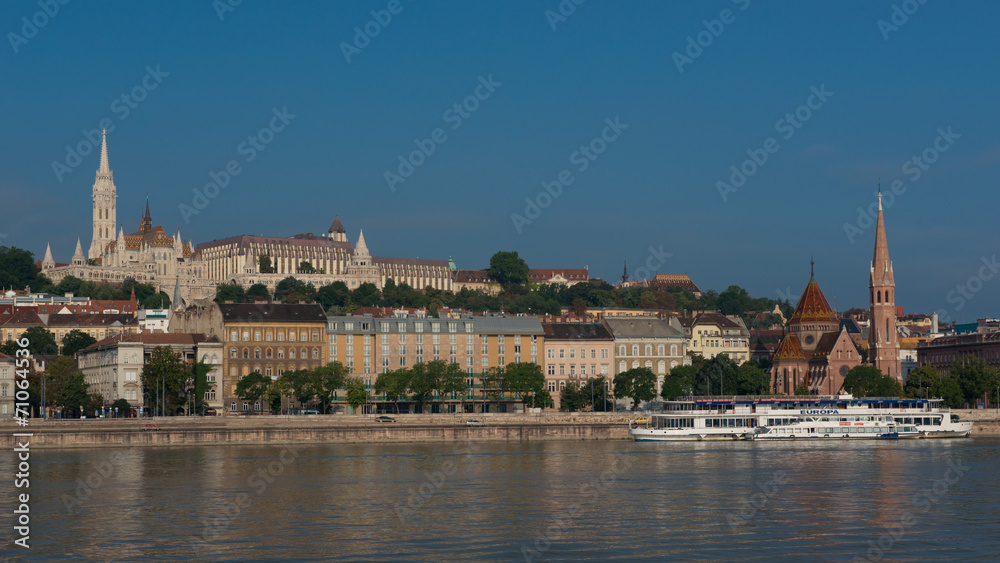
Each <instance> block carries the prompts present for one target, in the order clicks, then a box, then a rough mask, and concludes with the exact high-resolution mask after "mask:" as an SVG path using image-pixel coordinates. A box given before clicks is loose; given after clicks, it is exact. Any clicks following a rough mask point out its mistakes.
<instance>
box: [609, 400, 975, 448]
mask: <svg viewBox="0 0 1000 563" xmlns="http://www.w3.org/2000/svg"><path fill="white" fill-rule="evenodd" d="M645 418H646V420H645V421H643V422H642V423H636V422H635V421H630V422H629V434H630V435H631V436H632V437H633V438H634V439H635V440H636V441H637V442H639V441H680V440H698V441H701V440H792V439H810V440H823V439H827V440H859V439H867V440H877V439H905V438H958V437H966V436H969V435H970V434H971V433H972V422H968V421H959V420H958V416H957V415H954V414H951V411H950V409H948V407H943V406H941V400H940V399H904V398H898V397H863V398H854V397H852V396H851V395H828V396H823V395H808V396H745V397H744V396H736V397H692V398H690V399H686V400H680V401H667V402H666V403H664V409H663V412H662V413H656V414H650V415H648V416H647V417H645Z"/></svg>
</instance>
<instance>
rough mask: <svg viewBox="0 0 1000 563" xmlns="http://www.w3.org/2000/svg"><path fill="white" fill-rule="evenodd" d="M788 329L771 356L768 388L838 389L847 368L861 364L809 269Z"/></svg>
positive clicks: (789, 392)
mask: <svg viewBox="0 0 1000 563" xmlns="http://www.w3.org/2000/svg"><path fill="white" fill-rule="evenodd" d="M810 274H811V276H810V278H809V283H808V284H806V289H805V291H803V292H802V297H800V298H799V302H798V304H797V305H796V306H795V312H794V313H793V314H792V317H791V318H790V319H788V324H787V327H788V333H787V334H786V335H785V337H784V338H782V339H781V342H779V343H778V347H777V348H776V349H775V350H774V355H773V356H772V358H771V391H772V392H774V393H783V394H785V395H793V394H795V390H796V389H798V388H799V387H800V386H802V385H806V386H808V388H809V392H810V393H812V394H818V395H834V394H837V393H839V392H840V388H841V387H842V386H843V384H844V377H846V376H847V372H849V371H850V370H851V368H853V367H855V366H859V365H861V354H860V353H859V352H858V349H857V347H856V346H855V345H854V342H853V341H852V340H851V337H850V335H849V334H848V333H847V330H846V329H843V328H841V326H840V321H839V320H838V319H837V315H836V313H835V312H834V311H833V309H832V308H831V307H830V303H829V302H828V301H827V300H826V296H825V295H823V290H821V289H820V287H819V283H817V282H816V276H815V274H814V273H813V272H810Z"/></svg>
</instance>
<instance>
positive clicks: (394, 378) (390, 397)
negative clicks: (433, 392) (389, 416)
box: [375, 368, 410, 414]
mask: <svg viewBox="0 0 1000 563" xmlns="http://www.w3.org/2000/svg"><path fill="white" fill-rule="evenodd" d="M409 386H410V372H409V370H407V369H406V368H400V369H397V370H393V371H389V372H386V373H381V374H379V376H378V377H377V378H375V394H376V395H382V396H383V397H385V400H387V401H392V402H393V404H395V406H396V414H399V400H400V399H402V398H404V397H406V390H407V388H409Z"/></svg>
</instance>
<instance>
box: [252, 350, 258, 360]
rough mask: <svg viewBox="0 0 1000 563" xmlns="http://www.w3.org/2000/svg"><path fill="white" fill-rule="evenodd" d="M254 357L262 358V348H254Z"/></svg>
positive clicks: (256, 358)
mask: <svg viewBox="0 0 1000 563" xmlns="http://www.w3.org/2000/svg"><path fill="white" fill-rule="evenodd" d="M253 359H255V360H259V359H260V348H254V350H253Z"/></svg>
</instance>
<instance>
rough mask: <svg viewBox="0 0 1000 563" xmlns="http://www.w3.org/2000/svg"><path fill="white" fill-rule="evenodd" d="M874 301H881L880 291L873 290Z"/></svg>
mask: <svg viewBox="0 0 1000 563" xmlns="http://www.w3.org/2000/svg"><path fill="white" fill-rule="evenodd" d="M875 302H876V303H881V302H882V292H881V291H876V292H875Z"/></svg>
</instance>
